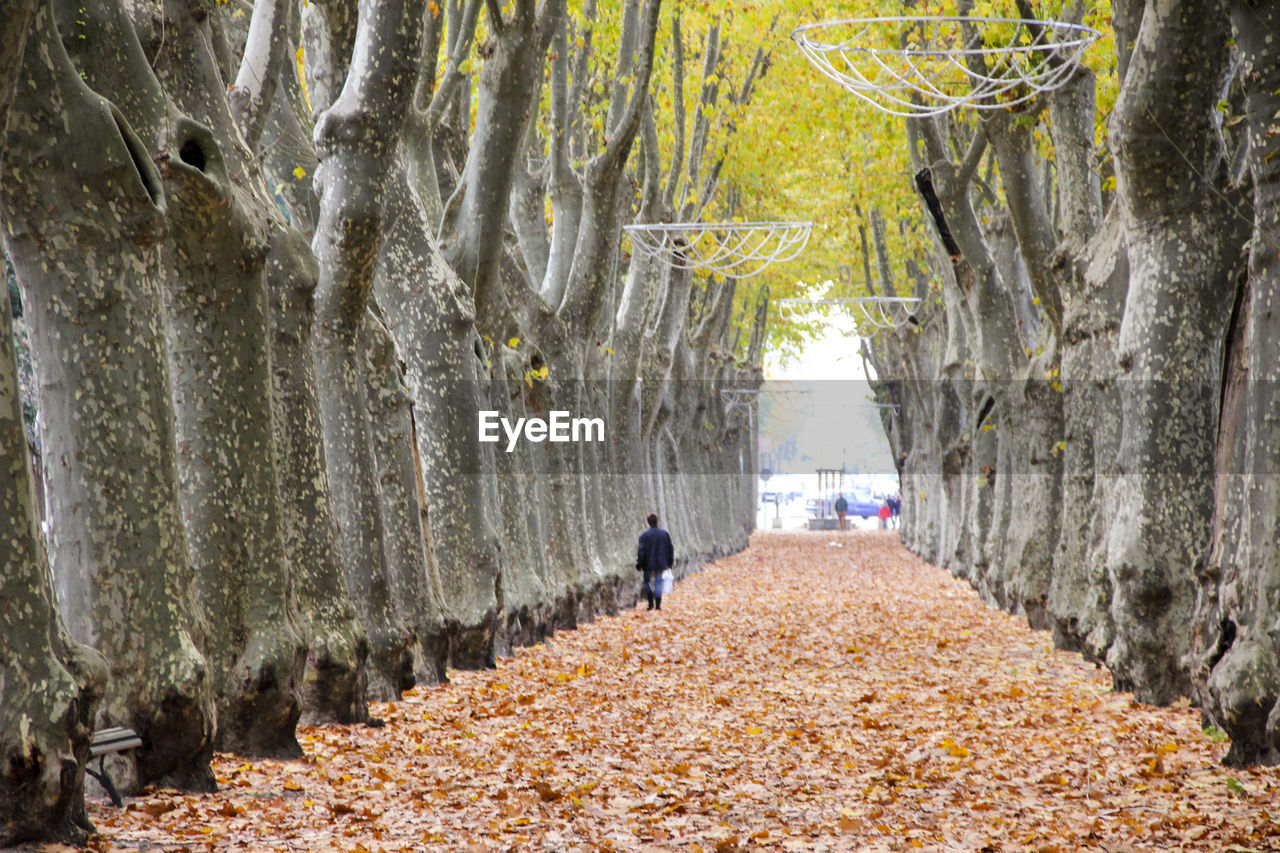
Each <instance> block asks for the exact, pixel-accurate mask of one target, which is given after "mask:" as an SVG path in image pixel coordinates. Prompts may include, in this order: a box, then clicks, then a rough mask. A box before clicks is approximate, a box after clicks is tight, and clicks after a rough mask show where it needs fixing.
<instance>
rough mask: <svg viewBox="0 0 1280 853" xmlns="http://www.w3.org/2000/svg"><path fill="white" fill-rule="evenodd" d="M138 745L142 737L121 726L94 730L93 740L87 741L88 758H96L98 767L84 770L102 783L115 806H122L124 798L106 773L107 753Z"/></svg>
mask: <svg viewBox="0 0 1280 853" xmlns="http://www.w3.org/2000/svg"><path fill="white" fill-rule="evenodd" d="M140 746H142V738H140V737H138V733H137V732H135V731H134V730H133V729H126V728H124V727H123V726H116V727H115V728H110V729H103V730H101V731H97V732H94V733H93V740H91V741H90V742H89V760H90V761H92V760H93V759H95V758H96V759H98V769H97V770H94V769H93V768H92V767H86V768H85V769H84V772H86V773H88V774H89V775H90V776H92V777H93V778H95V779H97V780H98V781H99V782H100V783H102V787H103V788H105V789H106V791H107V796H108V797H110V798H111V803H112V805H114V806H115V807H116V808H120V807H121V806H123V805H124V800H122V799H121V798H120V792H119V791H117V790H116V786H115V784H114V783H112V781H111V776H110V775H108V774H107V768H106V765H105V763H104V762H105V761H106V759H107V756H108V755H113V754H115V753H117V752H124V751H126V750H129V749H136V748H137V747H140Z"/></svg>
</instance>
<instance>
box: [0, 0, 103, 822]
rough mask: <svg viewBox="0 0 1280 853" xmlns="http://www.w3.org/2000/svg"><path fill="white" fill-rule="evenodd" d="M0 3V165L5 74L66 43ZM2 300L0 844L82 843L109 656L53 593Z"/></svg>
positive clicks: (21, 9)
mask: <svg viewBox="0 0 1280 853" xmlns="http://www.w3.org/2000/svg"><path fill="white" fill-rule="evenodd" d="M33 14H34V15H36V16H37V20H36V22H35V23H34V25H32V26H31V38H30V43H27V44H24V42H26V41H27V35H28V23H29V22H30V21H31V19H32V16H33ZM0 15H3V16H4V18H5V20H6V22H7V28H6V29H5V31H4V33H3V34H0V162H3V163H4V167H5V168H6V169H7V168H9V163H8V162H7V161H5V159H4V154H5V143H4V136H3V132H4V130H5V128H6V127H7V125H8V118H9V107H10V104H11V103H12V98H11V94H12V92H13V86H12V82H13V80H14V79H15V77H16V76H17V74H18V72H19V69H21V68H23V67H24V66H23V64H22V61H23V59H24V57H25V58H26V60H27V61H26V66H25V67H27V68H28V69H30V72H29V73H30V75H34V74H36V73H42V72H43V73H45V74H48V73H50V72H53V73H57V72H56V70H61V71H62V72H63V73H62V74H60V75H58V76H59V77H62V78H65V76H66V74H65V72H66V71H67V70H68V69H69V67H70V63H69V62H67V59H66V56H65V54H62V55H61V56H59V54H61V45H60V44H59V43H58V39H57V31H56V30H55V29H54V27H53V22H52V13H51V11H50V9H49V7H48V5H47V4H42V6H41V8H39V9H37V4H35V3H30V2H26V3H23V2H0ZM24 47H25V51H24ZM51 55H52V56H53V57H58V59H57V60H56V61H54V60H52V59H51ZM37 68H39V69H41V71H40V72H37V71H36V69H37ZM55 69H56V70H55ZM24 81H30V83H32V84H34V83H35V82H36V78H35V77H34V76H28V75H24ZM46 91H48V90H47V89H46ZM26 94H28V95H29V94H31V93H30V92H28V93H26ZM102 112H103V113H105V112H106V111H105V110H103V111H102ZM123 153H124V152H122V151H120V150H119V149H117V151H116V154H117V156H119V155H120V154H123ZM10 216H11V212H10V210H9V205H8V203H7V201H6V202H5V203H4V205H3V220H4V222H5V227H6V231H8V230H9V229H10V228H11V227H12V221H11V219H10ZM10 311H11V309H10V305H9V289H8V287H5V288H4V289H3V292H0V459H5V460H8V463H7V464H6V465H4V466H0V513H2V514H3V517H4V518H5V519H6V523H7V535H5V536H4V537H0V600H3V601H4V602H5V606H4V607H3V608H0V767H3V768H4V771H3V773H0V846H6V847H7V846H9V845H16V844H20V843H23V842H26V841H50V842H65V843H69V844H83V843H85V841H86V840H87V838H88V832H89V831H91V830H92V829H93V827H92V825H91V824H90V823H89V821H88V818H87V816H86V815H85V809H84V767H85V764H86V763H87V761H88V758H89V740H90V736H91V732H92V730H93V717H94V713H95V711H96V708H97V702H98V700H99V699H100V698H101V696H102V693H103V690H104V689H105V687H106V680H107V668H106V663H105V661H103V660H102V658H101V657H100V656H98V655H97V654H96V653H95V652H92V651H90V650H89V649H86V648H84V647H82V646H79V645H78V644H76V643H75V642H73V641H72V640H71V639H70V637H69V636H68V635H67V632H66V630H65V629H64V628H63V627H62V623H61V619H60V617H59V616H58V612H57V609H56V605H55V602H54V593H53V583H52V578H51V577H50V574H49V564H48V561H47V559H46V557H45V553H44V545H43V541H42V536H41V532H40V521H39V518H38V516H37V515H36V503H35V492H34V490H33V488H32V480H31V460H30V458H29V457H28V455H27V436H26V431H25V430H24V428H23V421H22V397H21V394H20V393H19V390H18V371H17V356H16V353H15V351H14V345H13V324H12V314H11V313H10Z"/></svg>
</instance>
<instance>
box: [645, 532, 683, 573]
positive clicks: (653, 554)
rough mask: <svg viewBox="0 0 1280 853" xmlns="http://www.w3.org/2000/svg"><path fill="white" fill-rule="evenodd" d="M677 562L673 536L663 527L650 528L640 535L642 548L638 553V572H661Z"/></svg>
mask: <svg viewBox="0 0 1280 853" xmlns="http://www.w3.org/2000/svg"><path fill="white" fill-rule="evenodd" d="M675 561H676V549H675V546H673V545H672V544H671V534H669V533H667V531H665V530H663V529H662V528H661V527H650V528H649V529H648V530H646V531H645V532H644V533H641V534H640V547H639V550H638V552H637V553H636V571H643V572H661V571H662V570H663V569H667V568H670V567H671V564H672V563H674V562H675Z"/></svg>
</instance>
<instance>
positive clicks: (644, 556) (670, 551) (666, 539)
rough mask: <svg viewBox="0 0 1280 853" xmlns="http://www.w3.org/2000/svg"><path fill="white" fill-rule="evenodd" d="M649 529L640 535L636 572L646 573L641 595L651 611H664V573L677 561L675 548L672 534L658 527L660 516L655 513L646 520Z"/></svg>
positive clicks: (641, 586) (650, 514)
mask: <svg viewBox="0 0 1280 853" xmlns="http://www.w3.org/2000/svg"><path fill="white" fill-rule="evenodd" d="M645 521H647V522H649V529H648V530H646V531H645V532H644V533H641V534H640V545H639V547H638V549H637V550H636V571H638V572H644V581H643V583H642V584H641V585H640V594H641V595H643V596H644V599H645V601H647V602H649V607H648V609H649V610H661V609H662V587H661V586H660V585H659V584H661V582H662V580H661V579H662V573H663V572H664V571H666V570H667V569H669V568H671V566H672V564H674V563H675V561H676V550H675V546H674V545H672V544H671V534H670V533H667V531H665V530H663V529H662V528H661V527H659V526H658V516H656V515H654V514H653V513H649V515H648V516H647V517H646V518H645Z"/></svg>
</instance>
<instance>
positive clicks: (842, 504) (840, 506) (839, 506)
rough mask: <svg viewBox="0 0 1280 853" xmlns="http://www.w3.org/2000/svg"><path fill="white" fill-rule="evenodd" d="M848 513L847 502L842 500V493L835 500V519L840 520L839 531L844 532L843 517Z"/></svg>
mask: <svg viewBox="0 0 1280 853" xmlns="http://www.w3.org/2000/svg"><path fill="white" fill-rule="evenodd" d="M848 513H849V502H848V501H847V500H845V499H844V492H841V493H840V497H838V498H836V518H838V519H840V529H841V530H844V529H845V527H844V525H845V520H844V519H845V516H846V515H848Z"/></svg>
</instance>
